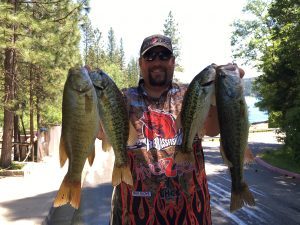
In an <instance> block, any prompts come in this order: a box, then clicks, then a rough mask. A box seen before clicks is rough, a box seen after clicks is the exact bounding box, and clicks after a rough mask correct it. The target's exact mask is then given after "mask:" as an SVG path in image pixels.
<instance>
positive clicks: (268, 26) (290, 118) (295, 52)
mask: <svg viewBox="0 0 300 225" xmlns="http://www.w3.org/2000/svg"><path fill="white" fill-rule="evenodd" d="M245 12H247V13H249V14H250V15H252V17H250V18H252V20H244V21H241V20H240V21H237V22H236V23H235V24H234V27H235V32H234V33H233V37H232V40H233V42H232V44H233V45H234V46H236V47H237V48H236V50H237V54H236V56H239V57H243V58H244V59H247V60H248V61H249V62H256V63H257V62H258V63H257V67H258V69H259V70H260V71H261V73H262V75H261V76H259V77H258V78H257V79H256V81H255V83H254V88H255V89H256V90H257V92H258V93H259V98H260V102H259V103H258V104H257V105H258V106H259V108H260V109H263V110H267V111H268V112H269V122H270V124H273V125H276V126H278V127H279V128H280V130H281V131H282V132H284V133H285V138H284V141H285V147H286V149H289V150H291V151H292V152H293V156H294V159H295V160H296V161H298V162H300V150H299V144H300V116H299V115H300V90H299V85H300V61H299V55H300V47H299V46H300V26H299V21H300V5H299V1H296V0H274V1H272V2H271V1H262V0H261V1H259V0H256V1H248V4H247V6H246V7H245ZM262 12H263V13H262ZM239 48H240V49H242V50H238V49H239Z"/></svg>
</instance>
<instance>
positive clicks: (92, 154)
mask: <svg viewBox="0 0 300 225" xmlns="http://www.w3.org/2000/svg"><path fill="white" fill-rule="evenodd" d="M94 159H95V144H94V146H93V150H92V152H91V153H90V154H89V156H88V161H89V164H90V166H92V165H93V163H94Z"/></svg>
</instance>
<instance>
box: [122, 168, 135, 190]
mask: <svg viewBox="0 0 300 225" xmlns="http://www.w3.org/2000/svg"><path fill="white" fill-rule="evenodd" d="M121 169H122V181H123V182H124V183H126V184H128V185H130V186H133V179H132V174H131V171H130V168H129V166H127V165H126V166H124V167H122V168H121Z"/></svg>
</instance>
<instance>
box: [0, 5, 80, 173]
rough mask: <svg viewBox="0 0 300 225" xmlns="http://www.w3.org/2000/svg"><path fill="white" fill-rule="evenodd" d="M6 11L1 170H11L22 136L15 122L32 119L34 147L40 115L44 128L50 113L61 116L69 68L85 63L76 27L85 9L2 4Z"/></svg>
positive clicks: (1, 40)
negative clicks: (15, 144) (16, 137)
mask: <svg viewBox="0 0 300 225" xmlns="http://www.w3.org/2000/svg"><path fill="white" fill-rule="evenodd" d="M0 6H1V7H0V23H1V24H3V26H1V27H0V51H1V54H3V55H4V56H3V55H2V56H1V58H2V59H3V60H4V64H1V67H2V65H3V67H2V68H1V71H2V72H3V73H2V75H3V76H1V78H2V80H4V90H3V92H2V96H3V99H4V101H3V107H4V112H3V113H4V121H3V123H4V125H3V137H2V139H3V144H2V151H1V161H0V165H1V166H2V167H8V166H10V165H11V151H12V134H13V131H14V132H16V131H17V130H16V129H15V130H13V124H14V121H13V120H14V118H17V117H18V116H19V115H20V114H22V115H25V116H26V115H28V116H29V121H30V122H29V127H30V134H31V135H30V139H31V141H30V142H31V143H33V137H34V131H33V130H34V115H36V116H37V121H36V124H37V126H38V128H39V126H40V124H39V123H41V122H42V121H43V122H45V123H47V122H49V121H47V116H46V115H47V113H48V111H45V110H46V109H45V108H46V107H52V108H55V107H56V110H57V111H58V112H60V111H61V110H60V109H61V108H60V105H61V104H59V102H57V103H58V104H57V105H54V103H55V101H56V100H57V99H60V96H61V90H62V88H59V87H60V86H61V87H62V85H63V80H64V78H65V76H66V72H67V70H68V69H69V67H70V66H71V65H74V64H75V63H78V62H79V59H80V55H79V51H78V43H79V39H80V36H79V35H80V34H79V30H78V29H76V27H77V24H78V21H79V19H80V14H79V13H80V10H81V7H82V3H78V4H77V3H73V1H66V0H64V1H63V0H62V1H60V2H55V3H43V2H19V1H8V3H3V2H1V4H0ZM74 27H75V29H74ZM50 103H51V104H50ZM19 106H22V107H19ZM57 106H58V107H57ZM20 111H22V113H20ZM25 111H26V113H24V112H25ZM52 115H53V114H52ZM15 120H16V119H15ZM59 120H60V118H59ZM58 122H59V121H58ZM15 127H18V126H15ZM32 159H33V154H32Z"/></svg>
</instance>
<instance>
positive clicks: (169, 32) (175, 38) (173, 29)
mask: <svg viewBox="0 0 300 225" xmlns="http://www.w3.org/2000/svg"><path fill="white" fill-rule="evenodd" d="M163 26H164V29H163V33H164V35H166V36H168V37H170V38H171V40H172V45H173V52H174V56H175V57H176V66H175V70H176V71H181V72H182V71H183V68H182V66H181V65H180V37H179V35H180V32H179V29H178V23H176V21H175V19H174V17H173V14H172V11H170V12H169V14H168V17H167V19H166V20H165V23H164V25H163Z"/></svg>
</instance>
